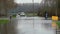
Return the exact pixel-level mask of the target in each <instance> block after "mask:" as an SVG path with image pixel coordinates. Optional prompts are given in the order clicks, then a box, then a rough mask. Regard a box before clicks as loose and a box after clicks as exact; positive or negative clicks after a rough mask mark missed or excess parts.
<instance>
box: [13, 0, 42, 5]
mask: <svg viewBox="0 0 60 34" xmlns="http://www.w3.org/2000/svg"><path fill="white" fill-rule="evenodd" d="M41 1H42V0H34V3H41ZM14 2H15V3H17V4H19V3H33V0H14Z"/></svg>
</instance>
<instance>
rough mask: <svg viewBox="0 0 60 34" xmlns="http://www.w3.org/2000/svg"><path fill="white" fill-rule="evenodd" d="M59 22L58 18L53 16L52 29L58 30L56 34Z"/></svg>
mask: <svg viewBox="0 0 60 34" xmlns="http://www.w3.org/2000/svg"><path fill="white" fill-rule="evenodd" d="M57 21H58V16H52V27H53V28H54V29H56V34H57V24H56V22H57Z"/></svg>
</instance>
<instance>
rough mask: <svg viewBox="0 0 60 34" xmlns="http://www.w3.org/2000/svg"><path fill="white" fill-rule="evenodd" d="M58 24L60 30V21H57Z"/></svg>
mask: <svg viewBox="0 0 60 34" xmlns="http://www.w3.org/2000/svg"><path fill="white" fill-rule="evenodd" d="M56 24H57V25H58V28H59V29H60V21H57V22H56Z"/></svg>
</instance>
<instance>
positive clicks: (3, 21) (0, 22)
mask: <svg viewBox="0 0 60 34" xmlns="http://www.w3.org/2000/svg"><path fill="white" fill-rule="evenodd" d="M8 22H9V20H6V19H1V20H0V24H6V23H8Z"/></svg>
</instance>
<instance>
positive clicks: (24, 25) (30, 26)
mask: <svg viewBox="0 0 60 34" xmlns="http://www.w3.org/2000/svg"><path fill="white" fill-rule="evenodd" d="M51 23H52V20H44V18H43V17H19V18H16V21H15V22H13V23H12V24H11V25H10V26H12V27H14V28H12V27H8V30H9V31H8V34H55V30H54V29H53V28H52V26H51ZM11 28H12V29H11ZM13 29H14V31H13Z"/></svg>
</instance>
